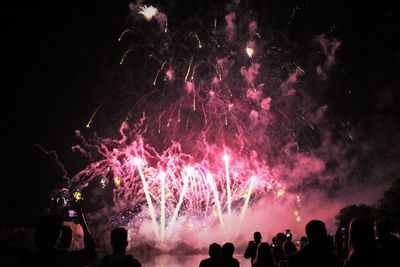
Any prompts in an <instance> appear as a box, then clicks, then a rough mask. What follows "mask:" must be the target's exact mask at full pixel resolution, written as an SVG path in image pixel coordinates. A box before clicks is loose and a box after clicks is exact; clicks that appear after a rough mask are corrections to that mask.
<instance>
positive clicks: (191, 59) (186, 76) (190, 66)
mask: <svg viewBox="0 0 400 267" xmlns="http://www.w3.org/2000/svg"><path fill="white" fill-rule="evenodd" d="M192 63H193V57H192V58H190V62H189V67H188V69H187V72H186V75H185V82H186V81H187V79H188V77H189V73H190V69H191V68H192Z"/></svg>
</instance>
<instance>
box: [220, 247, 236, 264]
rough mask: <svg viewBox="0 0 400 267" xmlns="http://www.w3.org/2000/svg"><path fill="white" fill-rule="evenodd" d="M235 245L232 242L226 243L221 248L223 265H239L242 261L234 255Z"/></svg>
mask: <svg viewBox="0 0 400 267" xmlns="http://www.w3.org/2000/svg"><path fill="white" fill-rule="evenodd" d="M234 252H235V246H234V245H233V244H232V243H229V242H228V243H225V244H224V245H223V246H222V248H221V265H220V266H221V267H239V266H240V263H239V261H238V260H237V259H235V258H234V257H233V253H234Z"/></svg>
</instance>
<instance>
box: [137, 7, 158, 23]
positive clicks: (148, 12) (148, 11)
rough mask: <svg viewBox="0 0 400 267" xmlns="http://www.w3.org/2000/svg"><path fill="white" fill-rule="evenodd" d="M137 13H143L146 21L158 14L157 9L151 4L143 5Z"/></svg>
mask: <svg viewBox="0 0 400 267" xmlns="http://www.w3.org/2000/svg"><path fill="white" fill-rule="evenodd" d="M138 14H140V15H143V16H144V17H145V18H146V19H147V20H148V21H150V20H151V19H152V18H153V17H154V16H155V15H157V14H158V9H157V8H155V7H153V6H149V7H148V6H146V5H143V6H142V7H141V8H140V11H139V13H138Z"/></svg>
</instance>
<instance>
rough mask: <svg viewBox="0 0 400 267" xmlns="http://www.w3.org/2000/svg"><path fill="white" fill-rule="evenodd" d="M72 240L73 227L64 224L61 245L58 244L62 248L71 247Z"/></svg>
mask: <svg viewBox="0 0 400 267" xmlns="http://www.w3.org/2000/svg"><path fill="white" fill-rule="evenodd" d="M71 242H72V229H71V227H69V226H67V225H63V226H62V228H61V238H60V245H59V246H58V247H59V248H61V249H69V247H70V246H71Z"/></svg>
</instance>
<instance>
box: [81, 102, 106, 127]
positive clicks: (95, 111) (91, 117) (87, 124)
mask: <svg viewBox="0 0 400 267" xmlns="http://www.w3.org/2000/svg"><path fill="white" fill-rule="evenodd" d="M106 99H107V97H106V98H104V99H103V101H101V102H100V104H99V105H98V106H97V107H96V109H95V110H94V112H93V114H92V116H90V119H89V121H88V122H87V123H86V128H90V126H91V125H92V122H93V119H94V117H95V116H96V114H97V112H99V110H100V108H101V107H102V106H103V105H104V102H105V101H106Z"/></svg>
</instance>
